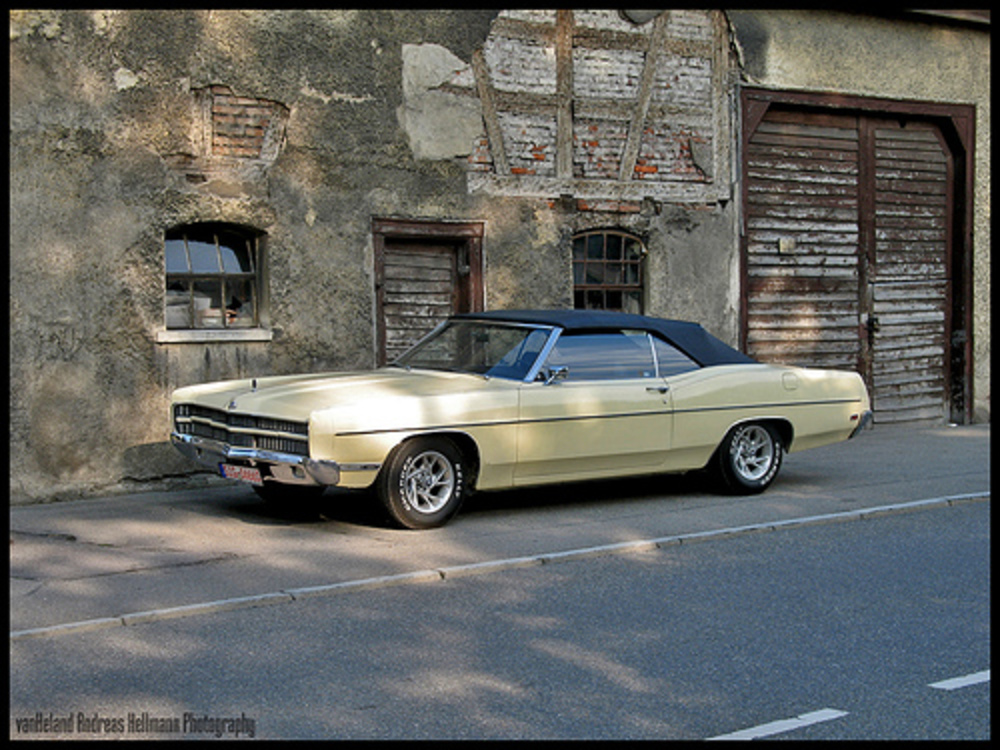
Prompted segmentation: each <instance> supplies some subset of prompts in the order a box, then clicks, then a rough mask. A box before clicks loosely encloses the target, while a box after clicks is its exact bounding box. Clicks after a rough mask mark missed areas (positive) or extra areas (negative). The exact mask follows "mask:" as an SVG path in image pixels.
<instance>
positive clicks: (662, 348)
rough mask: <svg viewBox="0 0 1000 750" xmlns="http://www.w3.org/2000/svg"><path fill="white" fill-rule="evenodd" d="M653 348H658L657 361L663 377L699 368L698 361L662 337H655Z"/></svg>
mask: <svg viewBox="0 0 1000 750" xmlns="http://www.w3.org/2000/svg"><path fill="white" fill-rule="evenodd" d="M653 348H654V349H656V363H657V364H658V365H659V367H660V377H661V378H668V377H670V376H671V375H679V374H680V373H682V372H689V371H691V370H697V369H698V363H697V362H695V361H694V360H693V359H691V358H690V357H688V356H687V355H686V354H685V353H684V352H682V351H681V350H680V349H678V348H677V347H675V346H674V345H673V344H668V343H667V342H666V341H664V340H663V339H661V338H657V337H656V336H654V337H653Z"/></svg>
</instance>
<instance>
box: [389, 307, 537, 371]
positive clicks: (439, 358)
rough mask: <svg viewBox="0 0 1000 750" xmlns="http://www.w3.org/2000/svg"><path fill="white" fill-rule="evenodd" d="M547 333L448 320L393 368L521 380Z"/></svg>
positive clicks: (523, 328) (528, 369) (525, 327)
mask: <svg viewBox="0 0 1000 750" xmlns="http://www.w3.org/2000/svg"><path fill="white" fill-rule="evenodd" d="M550 332H551V331H550V329H548V328H541V327H539V328H536V327H531V326H518V325H504V324H499V323H487V322H482V321H474V320H457V321H456V320H452V321H448V322H447V323H445V324H444V326H442V327H441V328H438V329H437V330H436V331H434V332H433V333H432V334H431V335H430V336H428V337H427V338H425V339H424V340H423V341H421V342H420V343H418V344H417V345H416V346H414V347H413V348H412V349H410V350H409V351H407V352H406V353H405V354H403V355H402V356H401V357H400V358H399V359H397V360H396V361H395V362H393V365H395V366H397V367H419V368H423V369H430V370H448V371H450V372H468V373H472V374H476V375H488V376H489V377H492V378H507V379H510V380H523V379H524V378H525V377H526V376H527V374H528V372H529V371H530V370H531V366H532V365H533V364H534V363H535V360H536V359H537V358H538V354H539V352H541V351H542V347H543V346H544V345H545V342H546V341H547V340H548V337H549V333H550Z"/></svg>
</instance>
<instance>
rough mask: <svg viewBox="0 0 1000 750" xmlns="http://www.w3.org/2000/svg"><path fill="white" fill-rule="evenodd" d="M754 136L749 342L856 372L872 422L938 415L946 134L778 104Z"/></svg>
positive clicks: (943, 380) (762, 352)
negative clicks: (864, 386) (871, 410)
mask: <svg viewBox="0 0 1000 750" xmlns="http://www.w3.org/2000/svg"><path fill="white" fill-rule="evenodd" d="M746 143H747V145H746V151H745V154H744V164H745V168H746V172H745V174H746V204H745V231H744V238H745V245H744V252H745V255H744V258H745V270H746V282H745V284H746V285H745V294H746V345H747V351H748V352H749V353H750V354H751V355H752V356H755V357H757V358H758V359H761V360H762V361H769V362H782V363H789V364H801V365H806V366H815V367H835V368H843V369H855V370H857V371H859V372H861V373H862V374H863V375H864V377H865V379H866V382H867V383H868V385H869V391H870V393H871V395H872V401H873V403H874V406H875V412H876V420H877V421H880V422H890V421H912V420H923V419H930V420H938V421H940V420H943V419H944V418H945V417H946V416H947V415H948V413H949V410H948V403H947V393H948V388H947V375H948V358H947V356H946V355H947V352H948V349H947V348H946V342H947V340H948V338H947V328H948V319H947V317H948V316H947V311H948V310H949V309H950V308H949V305H950V301H949V295H950V287H949V281H948V278H949V276H948V273H949V269H948V251H949V239H948V227H949V222H950V207H949V195H950V193H949V190H948V185H949V180H950V176H949V175H950V168H949V160H948V154H947V151H946V148H945V147H944V145H943V141H942V139H941V137H940V133H938V132H937V129H936V128H935V127H934V126H933V125H931V124H929V123H924V122H919V121H914V120H909V121H908V120H906V119H903V118H895V119H893V120H879V119H876V118H873V117H870V116H867V115H857V116H852V115H841V114H834V113H830V112H816V111H805V110H796V109H793V108H782V107H779V106H773V107H771V108H770V109H768V111H767V112H766V113H765V114H764V116H763V118H762V119H761V121H760V122H759V124H758V125H757V127H756V129H755V131H754V132H753V133H752V134H751V135H750V137H749V139H748V141H747V142H746Z"/></svg>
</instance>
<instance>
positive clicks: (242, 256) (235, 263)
mask: <svg viewBox="0 0 1000 750" xmlns="http://www.w3.org/2000/svg"><path fill="white" fill-rule="evenodd" d="M219 250H220V252H221V253H222V270H223V271H224V272H225V273H253V256H252V253H251V252H250V243H249V242H248V241H247V240H246V238H243V237H238V236H236V235H234V234H232V233H231V232H226V233H223V232H220V233H219Z"/></svg>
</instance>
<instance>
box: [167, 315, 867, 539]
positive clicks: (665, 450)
mask: <svg viewBox="0 0 1000 750" xmlns="http://www.w3.org/2000/svg"><path fill="white" fill-rule="evenodd" d="M172 408H173V424H174V431H173V433H172V441H173V443H174V445H175V446H176V447H177V448H178V449H179V450H180V451H181V452H182V453H184V454H185V455H187V456H189V457H190V458H192V459H194V460H196V461H198V462H200V463H201V464H204V465H207V466H210V467H212V468H213V469H214V470H215V471H218V472H220V473H221V474H222V475H223V476H225V477H228V478H231V479H235V480H241V481H244V482H249V483H250V484H252V485H253V486H254V488H255V489H256V490H257V492H258V494H260V495H261V496H262V497H264V498H265V499H268V500H272V501H280V502H285V501H288V502H294V501H296V500H301V499H303V498H308V497H312V496H318V495H319V494H320V493H322V491H323V489H324V488H325V487H327V486H331V485H337V486H341V487H353V488H362V487H369V486H374V488H375V491H376V494H377V496H378V498H379V499H380V501H381V502H382V504H383V505H384V506H385V509H386V510H387V512H388V515H389V516H390V518H391V519H392V520H393V521H395V522H396V523H398V524H399V525H401V526H403V527H406V528H412V529H422V528H431V527H435V526H440V525H442V524H444V523H445V522H446V521H448V519H450V518H451V517H452V516H453V515H454V514H455V513H456V511H457V510H458V508H459V506H460V505H461V503H462V500H463V498H465V496H466V495H467V494H469V492H470V491H472V490H494V489H501V488H509V487H520V486H527V485H540V484H546V483H553V482H567V481H575V480H580V479H590V478H599V477H603V478H607V477H622V476H631V475H638V474H655V473H677V472H686V471H691V470H698V469H704V468H708V469H710V470H712V471H713V472H714V473H716V474H717V476H718V477H719V479H720V480H721V482H722V485H723V486H724V488H726V489H727V490H728V491H732V492H738V493H755V492H761V491H762V490H764V489H765V488H766V487H768V485H770V484H771V482H772V481H773V480H774V477H775V476H776V475H777V473H778V469H779V468H780V467H781V462H782V457H783V455H784V453H785V452H791V451H799V450H804V449H806V448H814V447H817V446H821V445H827V444H829V443H835V442H837V441H841V440H846V439H847V438H851V437H854V436H855V435H856V434H857V433H858V432H859V431H860V430H861V429H862V428H863V427H865V426H866V425H867V424H868V423H869V422H870V421H871V417H872V415H871V411H870V408H869V400H868V392H867V390H866V389H865V385H864V383H863V381H862V379H861V377H860V376H859V375H858V374H857V373H853V372H842V371H839V370H816V369H804V368H798V367H785V366H774V365H767V364H761V363H759V362H756V361H755V360H753V359H751V358H750V357H748V356H747V355H745V354H742V353H740V352H738V351H736V350H735V349H732V348H731V347H729V346H727V345H726V344H724V343H723V342H721V341H719V340H718V339H716V338H714V337H713V336H711V335H710V334H709V333H707V332H706V331H705V330H704V329H703V328H702V327H701V326H700V325H697V324H695V323H686V322H681V321H672V320H661V319H658V318H650V317H646V316H641V315H631V314H625V313H611V312H597V311H582V310H580V311H577V310H521V311H506V312H501V311H494V312H487V313H469V314H463V315H455V316H453V317H451V318H449V319H448V320H447V321H446V322H444V323H442V324H441V325H440V326H438V327H437V328H436V329H435V330H434V331H433V332H431V333H430V334H429V335H428V336H426V337H425V338H424V339H423V340H421V341H420V342H419V343H418V344H416V346H414V347H413V348H412V349H410V350H409V351H408V352H406V353H405V354H404V355H403V356H401V357H400V358H399V359H398V360H397V361H396V362H394V363H393V364H392V365H389V366H388V367H384V368H380V369H378V370H375V371H373V372H363V373H358V372H356V373H326V374H314V375H294V376H281V377H266V378H265V377H262V378H254V379H249V380H232V381H225V382H219V383H208V384H205V385H195V386H189V387H186V388H179V389H178V390H176V391H175V392H174V394H173V402H172Z"/></svg>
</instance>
